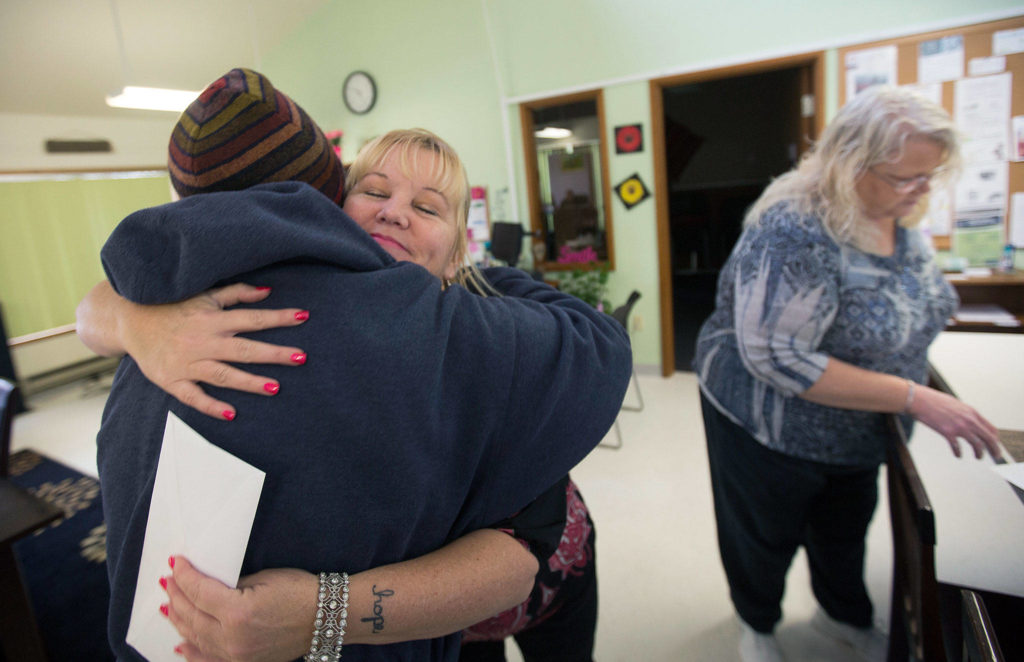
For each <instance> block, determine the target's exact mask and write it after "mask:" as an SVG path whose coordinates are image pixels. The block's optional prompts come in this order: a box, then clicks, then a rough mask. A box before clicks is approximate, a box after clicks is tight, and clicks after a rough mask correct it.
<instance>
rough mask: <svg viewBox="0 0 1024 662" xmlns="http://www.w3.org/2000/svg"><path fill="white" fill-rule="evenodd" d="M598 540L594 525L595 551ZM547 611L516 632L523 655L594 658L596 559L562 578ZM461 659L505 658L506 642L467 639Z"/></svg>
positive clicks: (577, 661)
mask: <svg viewBox="0 0 1024 662" xmlns="http://www.w3.org/2000/svg"><path fill="white" fill-rule="evenodd" d="M596 542H597V541H596V531H595V530H594V529H591V532H590V540H589V544H590V547H591V549H593V550H595V553H596V549H597V547H596ZM536 593H537V591H536V589H535V590H534V594H535V595H536ZM538 597H539V596H538ZM547 613H548V614H549V615H547V616H546V617H542V620H540V621H539V622H538V623H536V624H532V625H530V626H529V627H527V628H526V629H525V630H522V631H521V632H519V633H517V634H515V635H513V636H514V638H515V640H516V645H517V646H519V650H520V652H522V654H523V659H524V660H525V661H526V662H593V659H594V632H595V629H596V627H597V564H596V559H591V562H590V563H588V564H587V566H586V567H585V568H584V569H583V574H582V575H580V576H569V577H567V578H566V579H565V581H564V582H562V585H561V587H560V588H559V590H558V595H557V597H556V598H555V602H554V603H553V604H552V605H551V608H550V609H549V611H548V612H547ZM459 662H505V642H504V641H472V642H466V643H464V644H462V650H461V652H460V653H459Z"/></svg>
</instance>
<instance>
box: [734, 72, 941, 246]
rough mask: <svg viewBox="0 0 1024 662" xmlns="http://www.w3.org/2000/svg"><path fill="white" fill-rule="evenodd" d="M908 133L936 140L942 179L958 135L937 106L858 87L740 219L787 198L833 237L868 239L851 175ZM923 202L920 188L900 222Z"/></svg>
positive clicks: (891, 151) (892, 154) (884, 158)
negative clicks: (792, 165)
mask: <svg viewBox="0 0 1024 662" xmlns="http://www.w3.org/2000/svg"><path fill="white" fill-rule="evenodd" d="M911 136H915V137H918V136H919V137H925V138H928V139H930V140H934V141H935V142H936V143H938V144H939V145H940V146H941V147H942V156H943V165H944V168H943V172H942V174H941V175H940V176H941V177H942V178H943V179H948V178H949V177H952V176H953V175H954V174H955V172H956V171H957V170H958V169H959V167H960V146H959V142H960V141H959V137H958V135H957V131H956V128H955V125H954V124H953V120H952V119H951V118H950V116H949V114H948V113H947V112H946V111H945V110H944V109H943V108H942V107H941V106H938V105H936V104H935V103H933V102H931V101H929V100H928V99H926V98H925V97H923V96H921V95H919V94H917V93H915V92H912V91H910V90H907V89H903V88H897V87H889V86H878V87H872V88H870V89H867V90H865V91H863V92H861V93H860V94H858V95H857V96H856V97H854V98H853V99H852V100H851V101H849V102H848V103H847V104H846V105H845V106H843V107H842V108H841V109H840V110H839V113H837V114H836V117H835V119H833V120H832V122H830V123H829V125H828V127H826V129H825V131H824V132H823V133H822V135H821V139H820V140H818V142H817V143H816V144H815V145H814V146H813V147H812V148H811V149H810V150H809V151H808V152H807V153H806V154H804V156H803V158H802V159H801V160H800V163H799V164H798V165H797V167H796V168H794V169H793V170H791V171H789V172H787V173H786V174H784V175H782V176H781V177H779V178H777V179H775V180H774V181H773V182H772V183H771V184H769V185H768V188H766V189H765V191H764V193H762V194H761V197H760V198H758V200H757V202H755V203H754V205H753V206H752V207H751V208H750V210H749V211H748V212H747V216H746V218H745V219H744V225H745V226H750V225H756V224H757V223H758V222H759V220H760V218H761V216H762V215H763V214H764V212H765V211H766V210H767V209H768V208H769V207H772V206H773V205H775V204H777V203H779V202H782V201H788V202H789V203H790V204H792V205H793V206H794V208H795V211H797V212H798V213H801V214H813V215H816V216H818V217H819V218H820V219H821V221H822V225H824V227H825V230H826V232H828V233H829V235H830V236H831V237H832V238H833V239H835V240H836V241H837V242H840V243H851V244H853V245H854V246H857V247H859V248H862V249H863V248H866V247H869V246H870V245H871V242H872V236H873V233H872V229H873V225H872V224H870V223H867V222H865V221H866V218H865V216H864V213H863V209H862V203H861V200H860V197H859V196H858V195H857V191H856V185H857V181H858V180H859V179H860V178H861V177H862V176H864V173H866V172H867V170H868V168H870V167H872V166H875V165H878V164H880V163H894V162H896V161H899V160H900V159H901V158H903V149H904V146H905V145H906V142H907V138H909V137H911ZM927 209H928V199H927V196H922V197H921V199H920V201H919V202H918V204H917V207H915V209H914V210H913V212H911V214H909V215H908V216H907V217H905V218H901V219H900V225H903V226H905V227H913V226H914V225H917V223H919V222H920V221H921V217H922V216H923V215H924V212H925V211H926V210H927Z"/></svg>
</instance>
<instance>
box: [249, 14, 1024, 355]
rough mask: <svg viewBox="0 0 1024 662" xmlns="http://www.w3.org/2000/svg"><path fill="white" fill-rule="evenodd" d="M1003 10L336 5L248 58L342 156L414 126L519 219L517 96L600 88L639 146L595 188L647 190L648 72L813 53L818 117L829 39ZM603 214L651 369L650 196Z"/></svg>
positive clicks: (936, 25) (832, 81)
mask: <svg viewBox="0 0 1024 662" xmlns="http://www.w3.org/2000/svg"><path fill="white" fill-rule="evenodd" d="M357 7H358V9H357ZM1012 14H1024V7H1022V6H1020V5H1019V4H1016V3H1013V2H1007V1H1003V0H971V2H963V0H864V1H862V2H859V3H851V2H846V1H842V2H841V1H839V0H771V1H767V0H763V1H759V0H716V1H715V2H707V1H706V0H702V1H699V2H698V1H696V0H630V1H626V0H445V2H413V1H411V0H379V1H378V2H374V3H358V4H356V3H353V2H343V1H337V2H331V3H329V4H328V5H326V6H325V7H324V8H323V10H321V11H320V12H319V13H318V14H317V15H316V16H314V17H313V18H312V19H311V20H310V21H309V22H308V23H307V24H306V25H305V26H303V27H302V28H300V29H299V30H298V31H297V32H295V33H293V34H291V35H289V36H288V37H287V38H286V39H285V40H284V42H283V43H282V44H281V45H280V46H279V47H277V48H276V49H274V50H273V51H272V52H270V53H268V54H267V55H266V56H265V57H264V65H263V68H264V71H265V72H266V73H267V74H268V75H269V76H270V77H271V79H272V80H274V81H275V82H278V83H279V84H280V85H281V86H282V88H283V89H286V90H287V91H288V92H290V93H291V94H292V95H293V96H294V97H295V98H296V99H298V100H300V103H302V105H303V106H304V107H305V108H306V110H308V111H309V112H310V113H311V114H312V115H313V116H314V117H315V118H316V119H317V121H318V122H320V124H321V126H322V127H323V128H324V129H325V130H330V129H342V130H343V131H345V135H346V140H345V143H344V151H345V158H346V159H350V158H351V157H352V155H354V154H355V151H356V150H358V148H359V146H360V145H361V144H362V142H363V141H365V140H366V139H368V138H370V137H373V136H374V135H377V134H379V133H381V132H383V131H387V130H389V129H392V128H398V127H410V126H423V127H426V128H428V129H431V130H433V131H435V132H437V133H438V134H440V135H441V136H443V137H444V138H446V139H447V140H448V141H450V142H451V143H452V145H453V146H454V147H455V148H456V149H457V150H458V151H459V153H460V154H461V155H462V157H463V159H464V160H465V161H466V166H467V168H468V170H469V173H470V178H471V180H472V182H473V184H475V185H484V186H487V187H488V188H489V189H490V191H491V192H492V195H491V198H492V200H494V199H495V197H496V196H495V194H496V193H497V194H500V190H501V189H503V188H505V187H508V186H510V185H511V186H512V187H513V189H512V190H513V194H514V195H513V197H512V199H510V200H509V204H508V205H507V209H508V212H507V213H506V217H507V218H510V219H512V220H520V221H524V220H525V218H526V214H525V197H524V195H525V194H524V190H525V187H524V185H523V181H522V172H523V165H522V155H521V151H522V150H521V148H520V144H521V143H520V135H519V133H520V132H519V115H518V106H517V104H518V103H519V102H521V101H524V100H527V99H532V98H540V97H544V96H553V95H557V94H562V93H566V92H569V91H574V90H579V89H593V88H597V87H599V88H603V89H604V93H605V104H606V120H607V127H608V132H609V134H610V133H611V131H612V129H613V127H615V126H617V125H621V124H632V123H637V122H640V123H642V124H643V125H644V135H645V141H646V142H645V151H644V152H643V153H641V154H634V155H615V154H614V150H611V151H612V152H613V153H612V154H611V163H610V164H609V166H610V174H611V182H610V183H611V184H615V183H617V182H619V181H621V180H622V179H623V178H625V177H626V176H628V175H630V174H632V173H634V172H638V173H639V174H640V176H641V178H642V179H643V180H644V181H645V182H646V183H647V185H648V186H649V187H651V186H653V162H652V159H651V152H650V148H649V144H650V143H649V141H650V109H649V98H648V86H647V80H649V79H651V78H655V77H659V76H665V75H672V74H677V73H682V72H685V71H695V70H700V69H708V68H714V67H719V66H725V65H730V64H738V63H742V62H750V61H756V60H760V59H767V58H771V57H778V56H781V55H789V54H796V53H801V52H808V51H814V50H826V63H827V68H828V72H827V77H826V89H825V94H826V113H827V115H828V116H829V117H830V116H831V115H832V114H833V113H834V112H835V106H836V99H837V98H838V82H837V81H838V58H837V57H836V49H837V48H839V47H841V46H843V45H847V44H853V43H860V42H864V41H869V40H875V39H884V38H891V37H896V36H900V35H903V34H912V33H916V32H923V31H928V30H933V29H940V28H945V27H951V26H953V25H957V24H967V23H976V22H980V21H985V20H994V19H998V18H1004V17H1007V16H1009V15H1012ZM355 69H365V70H367V71H369V72H370V73H371V74H372V75H373V76H374V77H375V78H376V80H377V83H378V87H379V88H380V94H379V100H378V102H377V107H376V108H374V109H373V110H372V111H371V112H370V113H369V114H368V115H365V116H358V117H357V116H353V115H351V114H350V113H348V111H347V110H346V109H345V108H344V106H343V105H342V102H341V96H340V89H341V83H342V81H343V80H344V78H345V76H346V75H347V74H348V73H349V72H350V71H352V70H355ZM606 138H607V139H609V140H610V135H609V136H606ZM509 169H511V173H510V172H509ZM510 179H511V181H510ZM655 193H656V192H655ZM513 209H515V210H516V212H517V214H514V213H513ZM611 211H612V214H613V224H614V232H615V234H614V241H615V257H616V272H615V273H614V274H612V277H611V279H610V283H611V285H610V289H611V291H610V299H611V300H612V302H613V303H619V302H621V301H624V300H625V298H626V296H627V295H628V293H629V292H630V291H631V290H633V289H639V290H640V291H641V292H642V293H643V294H644V297H643V299H641V301H640V302H639V303H638V304H637V308H636V311H637V313H639V314H640V315H641V316H642V318H643V329H642V330H638V331H634V333H633V335H632V337H633V347H634V355H635V357H636V360H637V362H638V363H643V364H652V365H658V364H660V361H661V345H660V342H661V341H660V335H659V308H658V280H657V241H656V229H655V223H656V220H655V204H654V200H653V198H651V199H648V200H646V201H644V202H643V203H641V204H639V205H637V206H636V207H634V208H633V209H632V210H628V211H627V210H626V209H625V208H624V207H623V206H622V204H621V203H619V202H618V200H617V199H616V200H614V201H613V205H612V210H611ZM493 212H494V210H493V209H492V217H493Z"/></svg>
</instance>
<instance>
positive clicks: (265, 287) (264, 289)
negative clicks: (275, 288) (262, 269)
mask: <svg viewBox="0 0 1024 662" xmlns="http://www.w3.org/2000/svg"><path fill="white" fill-rule="evenodd" d="M256 289H257V290H259V291H260V292H269V291H270V288H269V287H267V286H266V285H260V286H259V287H257V288H256Z"/></svg>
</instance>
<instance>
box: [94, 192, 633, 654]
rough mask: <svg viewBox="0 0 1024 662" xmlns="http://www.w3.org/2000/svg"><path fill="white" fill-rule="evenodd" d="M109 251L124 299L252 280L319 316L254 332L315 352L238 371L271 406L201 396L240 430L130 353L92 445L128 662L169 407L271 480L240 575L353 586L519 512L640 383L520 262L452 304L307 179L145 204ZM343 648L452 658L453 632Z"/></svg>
mask: <svg viewBox="0 0 1024 662" xmlns="http://www.w3.org/2000/svg"><path fill="white" fill-rule="evenodd" d="M102 259H103V266H104V269H105V270H106V273H107V276H108V278H109V279H110V282H111V284H112V285H113V286H114V289H115V290H117V292H119V293H120V294H122V295H123V296H125V297H126V298H128V299H130V300H132V301H135V302H139V303H163V302H171V301H177V300H180V299H183V298H185V297H188V296H191V295H194V294H197V293H199V292H202V291H204V290H207V289H209V288H211V287H214V286H217V285H223V284H228V283H233V282H248V283H251V284H256V285H266V286H271V287H272V288H273V294H272V295H271V297H270V298H269V299H268V300H267V301H266V302H264V303H262V304H259V305H260V306H281V307H290V306H295V307H301V308H307V309H308V310H309V311H310V319H309V321H308V322H306V323H305V324H303V325H301V326H299V327H294V328H286V329H272V330H268V331H263V332H259V333H254V334H251V337H253V338H259V339H261V340H265V341H268V342H272V343H279V344H289V345H294V346H298V347H302V348H303V349H304V350H305V351H306V352H307V353H308V355H309V360H308V362H307V364H306V365H304V366H301V367H298V368H289V367H283V366H267V365H260V366H253V367H251V368H249V369H253V370H258V371H259V373H260V374H263V375H267V376H269V377H272V378H274V379H277V380H279V381H280V384H281V390H280V393H278V394H277V395H275V396H274V397H271V398H267V397H264V396H257V395H251V394H245V393H239V392H234V391H232V392H226V391H220V390H219V389H216V388H210V389H209V390H210V392H211V393H212V394H214V395H215V396H216V397H220V398H224V399H226V400H227V401H229V402H231V403H232V404H234V405H235V406H236V408H237V411H238V417H237V419H236V420H234V421H233V422H226V421H218V420H215V419H212V418H209V417H207V416H204V415H202V414H199V413H198V412H196V411H193V410H190V409H188V408H186V407H184V406H183V405H181V404H180V403H178V402H177V401H176V400H174V399H173V398H171V397H170V396H168V395H167V394H165V393H164V392H163V391H161V390H159V389H158V388H156V387H155V386H154V385H152V384H151V383H150V382H149V381H148V380H147V379H146V378H145V377H144V376H143V375H142V373H141V372H140V371H139V369H138V366H137V365H136V364H135V362H134V361H133V360H132V359H131V358H125V359H124V360H123V361H122V363H121V365H120V367H119V369H118V372H117V375H116V378H115V380H114V386H113V389H112V391H111V394H110V398H109V400H108V402H107V406H106V409H105V411H104V414H103V422H102V426H101V429H100V432H99V436H98V464H99V471H100V480H101V483H102V490H103V505H104V511H105V513H104V514H105V517H106V521H107V548H108V564H109V573H110V581H111V607H110V624H109V634H110V639H111V642H112V645H113V646H114V650H115V653H116V654H117V655H118V657H119V658H121V659H128V660H136V659H140V658H138V656H137V654H136V653H135V651H134V649H131V648H130V647H128V646H127V645H126V644H125V642H124V637H125V633H126V631H127V627H128V619H129V616H130V613H131V604H132V599H133V595H134V587H135V581H136V575H137V573H138V562H139V557H140V554H141V550H142V541H143V536H144V534H145V528H146V518H147V514H148V509H149V499H150V493H151V490H152V485H153V479H154V475H155V472H156V463H157V459H158V456H159V452H160V444H161V439H162V435H163V430H164V424H165V420H166V416H167V412H168V411H169V410H170V411H173V412H174V413H175V414H176V415H178V416H179V417H181V418H182V420H184V421H185V422H186V423H188V424H189V425H190V426H191V427H193V428H194V429H195V430H197V431H198V432H199V433H200V434H201V435H203V436H204V437H205V438H206V439H208V440H210V441H211V442H212V443H214V444H216V445H218V446H220V447H222V448H224V449H225V450H227V451H228V452H230V453H232V454H234V455H236V456H238V457H240V458H241V459H243V460H245V461H246V462H249V463H250V464H252V465H254V466H256V467H257V468H259V469H262V470H263V471H265V472H266V481H265V484H264V488H263V494H262V498H261V500H260V504H259V508H258V512H257V515H256V520H255V523H254V525H253V530H252V533H251V536H250V538H249V545H248V549H247V551H246V555H245V562H244V565H243V568H242V573H243V574H249V573H252V572H255V571H258V570H261V569H263V568H274V567H298V568H304V569H306V570H309V571H311V572H319V571H321V570H328V571H341V570H346V571H348V572H350V573H355V572H359V571H361V570H365V569H368V568H372V567H376V566H380V565H382V564H386V563H392V562H395V561H400V560H403V559H409V558H413V557H416V556H419V555H422V554H424V553H426V552H429V551H432V550H435V549H437V548H439V547H441V546H443V545H444V544H446V543H448V542H450V541H452V540H454V539H455V538H458V537H459V536H461V535H463V534H465V533H468V532H470V531H473V530H475V529H479V528H482V527H486V526H488V525H490V524H492V523H494V522H496V521H498V520H500V519H502V518H504V517H507V516H508V515H510V514H511V513H513V512H515V511H517V510H518V509H520V508H522V507H523V506H525V505H526V504H527V503H529V502H530V501H531V500H532V499H533V498H534V497H536V496H537V495H539V494H540V493H542V492H543V491H544V490H545V489H546V488H548V487H550V486H551V485H553V484H555V483H556V482H557V481H558V480H559V479H560V478H562V477H563V476H564V475H565V474H566V473H567V472H568V471H569V470H570V469H571V468H572V467H573V466H574V465H575V464H576V463H578V462H579V461H580V460H581V459H582V458H583V457H584V456H585V455H586V454H587V453H588V452H589V451H590V450H591V449H592V448H593V447H594V446H596V445H597V444H598V443H599V442H600V440H601V439H602V437H603V435H604V434H605V432H607V430H608V429H609V427H610V426H611V424H612V423H613V421H614V420H615V416H616V415H617V413H618V411H619V406H620V404H621V401H622V397H623V395H624V393H625V389H626V386H627V384H628V380H629V376H630V366H631V360H632V355H631V351H630V346H629V340H628V337H627V335H626V333H625V330H624V329H623V328H622V327H621V325H619V324H618V323H617V322H616V321H615V320H614V319H613V318H612V317H611V316H609V315H606V314H604V313H600V312H597V311H595V310H594V309H593V308H591V307H589V306H587V305H586V304H584V303H583V302H582V301H580V300H579V299H576V298H574V297H572V296H568V295H566V294H563V293H560V292H558V291H557V290H555V289H553V288H551V287H548V286H547V285H544V284H543V283H539V282H536V281H534V280H532V279H531V278H530V277H529V276H527V275H526V274H524V273H523V272H521V271H518V270H515V269H507V268H503V269H489V270H487V271H486V274H485V275H486V277H487V278H488V279H489V281H490V282H491V283H492V284H493V285H494V286H495V287H496V288H497V289H498V290H499V291H500V292H502V293H503V294H504V295H505V296H502V297H486V298H485V297H481V296H477V295H475V294H472V293H470V292H468V291H467V290H465V289H464V288H462V287H459V286H455V287H451V288H449V289H448V290H447V291H442V290H441V287H440V286H439V284H438V281H437V278H435V277H434V276H433V275H431V274H430V273H428V272H427V271H426V270H425V269H423V268H422V267H420V266H418V265H415V264H412V263H408V262H396V261H395V260H394V259H393V258H391V257H390V256H389V255H388V254H387V253H386V252H385V251H384V250H383V249H381V248H380V247H379V246H378V245H377V244H376V242H375V241H374V240H373V239H371V238H370V237H369V235H367V234H366V233H365V232H364V231H363V230H362V229H361V228H360V227H359V226H358V225H356V223H355V222H354V221H352V219H350V218H349V217H348V216H347V215H346V214H345V213H344V212H342V211H341V209H340V208H338V207H337V206H336V205H334V204H333V203H332V202H331V201H330V200H328V199H327V198H325V197H324V196H323V195H322V194H320V193H319V192H317V191H316V190H314V189H313V188H311V187H309V186H307V185H305V184H299V183H294V182H285V183H278V184H267V185H263V186H260V187H256V188H254V189H250V190H249V191H244V192H233V193H212V194H206V195H200V196H195V197H192V198H188V199H186V200H183V201H181V202H177V203H172V204H169V205H164V206H161V207H155V208H152V209H145V210H142V211H139V212H136V213H134V214H132V215H131V216H129V217H128V218H126V219H125V220H124V221H122V223H121V224H120V225H119V226H118V227H117V229H116V230H115V231H114V233H113V234H112V235H111V237H110V239H109V240H108V241H107V243H106V245H105V246H104V248H103V251H102ZM211 507H216V504H211ZM344 655H345V659H346V660H415V661H417V662H420V661H424V660H455V659H456V658H457V656H458V635H457V634H456V635H451V636H448V637H443V638H440V639H435V640H423V641H414V642H408V643H402V644H393V645H388V646H345V651H344Z"/></svg>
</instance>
